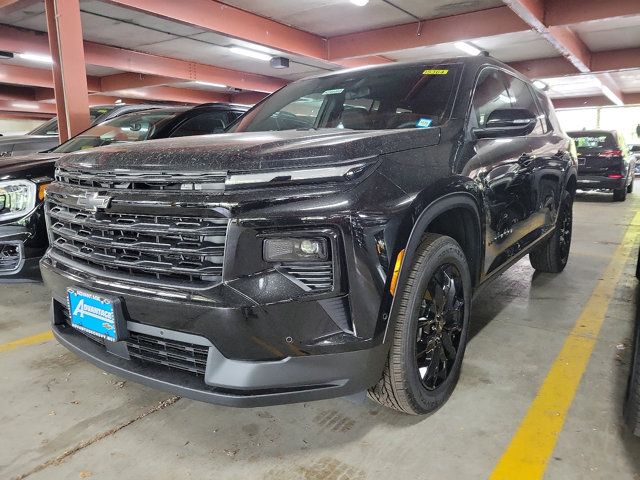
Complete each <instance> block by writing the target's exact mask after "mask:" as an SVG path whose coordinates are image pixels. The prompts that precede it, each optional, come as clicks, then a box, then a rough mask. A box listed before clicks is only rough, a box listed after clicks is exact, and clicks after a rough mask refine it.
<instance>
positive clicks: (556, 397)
mask: <svg viewBox="0 0 640 480" xmlns="http://www.w3.org/2000/svg"><path fill="white" fill-rule="evenodd" d="M639 232H640V212H639V213H637V214H636V215H635V217H634V219H633V222H632V223H631V225H629V227H628V228H627V231H626V232H625V235H624V238H623V240H622V243H621V244H620V245H619V246H618V248H617V249H616V251H615V253H614V254H613V258H612V259H611V262H610V263H609V265H608V266H607V268H606V269H605V271H604V274H603V276H602V278H601V279H600V280H599V281H598V283H597V285H596V287H595V289H594V290H593V293H592V295H591V297H590V298H589V300H588V301H587V304H586V305H585V307H584V309H583V310H582V313H581V314H580V316H579V317H578V320H577V321H576V323H575V325H574V327H573V329H572V330H571V333H570V334H569V336H568V337H567V339H566V341H565V343H564V346H563V347H562V350H561V351H560V353H559V354H558V356H557V357H556V359H555V361H554V362H553V364H552V365H551V369H550V370H549V373H548V374H547V377H546V378H545V380H544V382H543V384H542V386H541V387H540V389H539V390H538V393H537V395H536V397H535V399H534V400H533V402H532V403H531V406H530V407H529V411H528V412H527V414H526V416H525V417H524V419H523V420H522V423H521V424H520V426H519V428H518V430H517V431H516V433H515V435H514V436H513V438H512V440H511V443H510V444H509V446H508V447H507V449H506V450H505V452H504V454H503V455H502V458H500V461H499V462H498V464H497V466H496V468H495V469H494V471H493V473H492V474H491V477H490V480H516V479H517V480H533V479H541V478H542V477H543V475H544V473H545V470H546V468H547V463H548V461H549V458H550V457H551V455H552V454H553V450H554V449H555V446H556V442H557V440H558V435H559V434H560V432H561V431H562V427H563V425H564V421H565V418H566V415H567V411H568V410H569V407H570V406H571V403H572V402H573V398H574V396H575V394H576V390H577V389H578V386H579V385H580V380H581V378H582V375H583V373H584V371H585V369H586V367H587V364H588V363H589V358H590V357H591V353H592V352H593V348H594V346H595V343H596V340H597V338H598V335H599V334H600V328H601V327H602V323H603V322H604V318H605V315H606V313H607V308H608V307H609V302H610V301H611V298H612V296H613V294H614V292H615V289H616V286H617V283H618V280H619V278H620V276H621V274H622V272H623V270H624V266H625V263H626V260H627V258H628V257H629V255H630V253H631V252H632V250H633V249H632V247H633V246H634V245H635V238H636V235H637V234H638V233H639Z"/></svg>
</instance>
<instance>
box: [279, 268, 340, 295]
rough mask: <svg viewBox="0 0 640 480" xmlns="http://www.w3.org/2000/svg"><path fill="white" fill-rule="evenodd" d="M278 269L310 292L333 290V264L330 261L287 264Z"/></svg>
mask: <svg viewBox="0 0 640 480" xmlns="http://www.w3.org/2000/svg"><path fill="white" fill-rule="evenodd" d="M280 269H281V271H282V272H283V273H285V274H286V275H289V276H291V277H293V278H294V279H295V280H297V281H298V282H300V283H301V284H302V285H304V286H305V288H306V289H308V290H310V291H314V292H321V291H328V290H331V289H332V288H333V264H332V263H331V262H330V261H329V262H308V263H289V264H283V265H282V266H281V267H280Z"/></svg>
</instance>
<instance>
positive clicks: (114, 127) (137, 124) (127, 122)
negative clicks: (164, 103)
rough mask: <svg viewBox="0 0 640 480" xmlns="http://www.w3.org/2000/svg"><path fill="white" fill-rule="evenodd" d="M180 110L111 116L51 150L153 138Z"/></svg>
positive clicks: (60, 151) (90, 146)
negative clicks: (109, 118)
mask: <svg viewBox="0 0 640 480" xmlns="http://www.w3.org/2000/svg"><path fill="white" fill-rule="evenodd" d="M180 112H181V110H180V111H179V110H169V111H158V110H152V111H150V112H148V113H145V112H135V113H129V114H127V115H122V116H120V117H116V118H112V119H111V120H107V121H106V122H103V123H100V124H99V125H96V126H94V127H91V128H90V129H88V130H85V131H84V132H82V133H81V134H80V135H77V136H75V137H73V138H72V139H71V140H69V141H68V142H65V143H63V144H62V145H60V146H59V147H57V148H55V149H54V150H52V151H53V152H55V153H69V152H75V151H76V150H86V149H89V148H95V147H102V146H105V145H111V144H112V143H122V142H139V141H142V140H147V139H149V138H153V136H154V134H156V133H157V132H158V131H159V130H160V129H161V128H162V127H163V126H164V125H165V124H166V123H167V122H168V121H169V120H170V119H171V118H173V117H174V116H176V115H177V114H178V113H180Z"/></svg>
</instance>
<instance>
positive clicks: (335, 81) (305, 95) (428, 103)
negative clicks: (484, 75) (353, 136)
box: [232, 65, 459, 132]
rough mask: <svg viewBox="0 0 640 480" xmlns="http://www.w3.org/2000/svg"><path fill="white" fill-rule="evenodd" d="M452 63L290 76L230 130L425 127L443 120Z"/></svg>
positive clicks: (451, 82)
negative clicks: (291, 80)
mask: <svg viewBox="0 0 640 480" xmlns="http://www.w3.org/2000/svg"><path fill="white" fill-rule="evenodd" d="M458 71H459V67H458V66H457V65H419V66H403V67H402V68H398V67H396V68H386V69H380V70H378V71H375V72H371V71H349V72H346V73H337V74H334V75H330V76H325V77H318V78H309V79H306V80H302V81H299V82H294V83H292V84H290V85H288V86H286V87H285V88H283V89H282V90H280V91H278V92H276V93H275V94H273V95H271V96H270V97H269V98H268V99H267V100H266V101H264V102H263V103H261V104H260V105H259V106H258V107H256V108H255V109H253V110H252V111H251V112H250V113H248V114H246V115H245V116H244V117H243V118H241V119H240V121H239V123H237V124H236V125H235V126H234V127H232V130H233V131H237V132H241V131H244V132H256V131H269V130H292V129H299V128H304V129H308V128H344V129H353V130H377V129H396V128H426V127H430V126H435V125H439V124H441V123H442V122H443V120H444V117H445V115H446V112H447V109H448V108H449V105H450V102H451V97H452V95H451V93H452V91H453V89H454V86H455V84H456V82H457V77H458Z"/></svg>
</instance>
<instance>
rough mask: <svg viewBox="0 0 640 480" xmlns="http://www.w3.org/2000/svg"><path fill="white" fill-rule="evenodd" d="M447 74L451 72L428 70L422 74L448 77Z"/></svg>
mask: <svg viewBox="0 0 640 480" xmlns="http://www.w3.org/2000/svg"><path fill="white" fill-rule="evenodd" d="M447 73H449V70H435V69H427V70H425V71H424V72H422V74H423V75H446V74H447Z"/></svg>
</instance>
